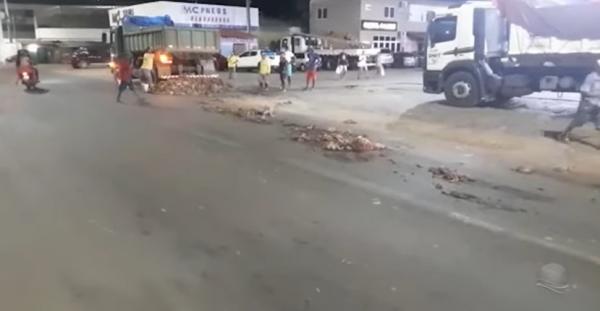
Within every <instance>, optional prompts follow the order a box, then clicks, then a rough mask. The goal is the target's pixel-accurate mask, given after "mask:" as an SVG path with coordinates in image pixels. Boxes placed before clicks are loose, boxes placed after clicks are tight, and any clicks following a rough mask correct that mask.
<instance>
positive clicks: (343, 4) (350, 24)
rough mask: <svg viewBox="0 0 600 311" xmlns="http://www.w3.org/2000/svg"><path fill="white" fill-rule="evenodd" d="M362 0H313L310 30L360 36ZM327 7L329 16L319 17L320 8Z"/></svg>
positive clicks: (318, 32) (312, 31) (320, 32)
mask: <svg viewBox="0 0 600 311" xmlns="http://www.w3.org/2000/svg"><path fill="white" fill-rule="evenodd" d="M360 5H361V0H341V1H340V0H312V1H311V3H310V32H311V33H314V34H318V35H325V34H327V33H328V32H331V31H333V32H335V33H339V34H344V35H346V34H347V35H349V36H351V37H352V38H354V39H359V36H360ZM319 8H321V9H324V8H327V18H322V19H319V18H318V9H319Z"/></svg>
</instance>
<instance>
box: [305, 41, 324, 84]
mask: <svg viewBox="0 0 600 311" xmlns="http://www.w3.org/2000/svg"><path fill="white" fill-rule="evenodd" d="M306 57H307V58H308V61H307V62H306V87H305V88H304V90H308V89H309V88H310V89H314V88H315V85H316V84H317V71H318V70H319V66H320V65H321V57H320V56H319V55H317V53H315V51H314V50H313V49H309V50H308V54H307V55H306Z"/></svg>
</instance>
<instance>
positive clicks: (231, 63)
mask: <svg viewBox="0 0 600 311" xmlns="http://www.w3.org/2000/svg"><path fill="white" fill-rule="evenodd" d="M239 62H240V58H239V57H238V56H237V54H236V53H235V52H232V53H231V55H229V58H227V69H228V70H229V80H233V79H235V75H236V73H237V66H238V63H239Z"/></svg>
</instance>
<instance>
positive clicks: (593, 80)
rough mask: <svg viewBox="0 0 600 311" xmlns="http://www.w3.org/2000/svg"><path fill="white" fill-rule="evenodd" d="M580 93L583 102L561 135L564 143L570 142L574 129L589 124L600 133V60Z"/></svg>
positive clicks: (586, 79)
mask: <svg viewBox="0 0 600 311" xmlns="http://www.w3.org/2000/svg"><path fill="white" fill-rule="evenodd" d="M580 91H581V100H580V102H579V107H578V108H577V112H576V113H575V117H574V118H573V121H571V123H570V124H569V125H568V126H567V128H566V129H565V130H564V131H563V132H562V134H561V135H560V139H561V140H562V141H564V142H568V141H569V135H570V134H571V131H573V129H575V128H577V127H581V126H583V125H584V124H586V123H588V122H593V123H594V125H595V126H596V130H598V131H600V59H599V60H598V61H597V62H596V68H595V69H594V71H592V72H591V73H590V74H588V75H587V77H586V78H585V81H584V82H583V84H582V85H581V89H580Z"/></svg>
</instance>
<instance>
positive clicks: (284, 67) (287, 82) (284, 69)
mask: <svg viewBox="0 0 600 311" xmlns="http://www.w3.org/2000/svg"><path fill="white" fill-rule="evenodd" d="M278 71H279V79H280V80H281V90H282V91H283V92H287V89H288V88H289V87H291V84H292V82H291V80H292V64H290V62H289V61H288V58H287V57H285V52H282V53H281V56H280V57H279V68H278Z"/></svg>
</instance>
